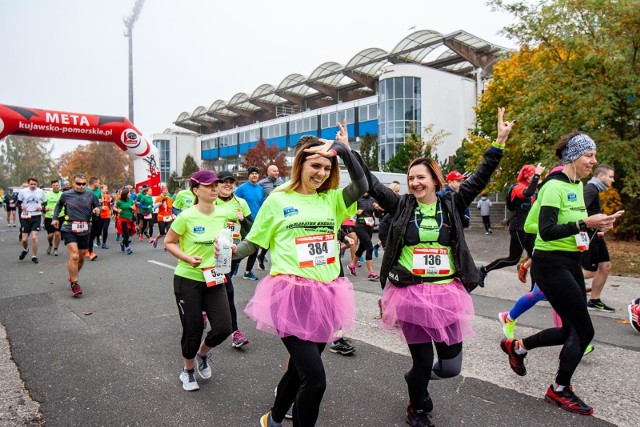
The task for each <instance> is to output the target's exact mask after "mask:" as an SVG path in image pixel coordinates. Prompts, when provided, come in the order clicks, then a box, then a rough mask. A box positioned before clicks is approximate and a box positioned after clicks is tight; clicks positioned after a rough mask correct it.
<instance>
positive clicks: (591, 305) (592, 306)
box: [587, 298, 616, 313]
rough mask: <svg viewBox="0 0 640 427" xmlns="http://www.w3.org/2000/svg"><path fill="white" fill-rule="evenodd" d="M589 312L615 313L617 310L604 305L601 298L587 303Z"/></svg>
mask: <svg viewBox="0 0 640 427" xmlns="http://www.w3.org/2000/svg"><path fill="white" fill-rule="evenodd" d="M587 310H590V311H604V312H605V313H615V312H616V309H615V308H612V307H609V306H608V305H607V304H605V303H603V302H602V300H601V299H600V298H598V299H590V300H589V301H588V302H587Z"/></svg>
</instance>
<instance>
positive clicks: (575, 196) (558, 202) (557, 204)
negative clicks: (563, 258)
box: [524, 179, 587, 252]
mask: <svg viewBox="0 0 640 427" xmlns="http://www.w3.org/2000/svg"><path fill="white" fill-rule="evenodd" d="M583 196H584V194H583V190H582V182H580V181H578V182H577V183H572V182H566V181H563V180H560V179H552V180H550V181H549V182H547V183H546V184H545V185H543V186H542V188H541V189H540V192H539V193H538V198H537V199H536V202H535V203H534V204H533V206H532V208H531V211H530V212H529V215H527V220H526V221H525V226H524V230H525V231H526V232H527V233H529V232H532V233H533V232H535V233H536V234H537V236H536V242H535V249H540V250H541V251H565V252H580V250H579V249H578V247H577V246H576V239H575V237H574V236H569V237H564V238H562V239H558V240H550V241H544V240H542V238H541V237H540V233H539V231H538V217H539V216H540V209H541V208H542V206H551V207H554V208H557V209H558V224H559V225H562V224H569V223H574V222H577V221H579V220H581V219H585V218H586V217H587V208H586V207H585V205H584V197H583Z"/></svg>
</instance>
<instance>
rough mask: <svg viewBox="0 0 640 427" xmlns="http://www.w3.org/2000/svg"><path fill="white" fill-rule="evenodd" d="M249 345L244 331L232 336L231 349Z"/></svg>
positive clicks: (236, 332)
mask: <svg viewBox="0 0 640 427" xmlns="http://www.w3.org/2000/svg"><path fill="white" fill-rule="evenodd" d="M247 344H249V340H248V339H247V337H245V336H244V333H242V331H235V332H234V333H233V335H232V336H231V347H233V348H240V347H242V346H243V345H247Z"/></svg>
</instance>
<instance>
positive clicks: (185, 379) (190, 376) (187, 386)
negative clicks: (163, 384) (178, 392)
mask: <svg viewBox="0 0 640 427" xmlns="http://www.w3.org/2000/svg"><path fill="white" fill-rule="evenodd" d="M180 381H182V388H183V389H184V390H185V391H196V390H200V386H199V385H198V381H196V372H195V369H191V370H190V371H187V370H186V369H184V368H182V373H181V374H180Z"/></svg>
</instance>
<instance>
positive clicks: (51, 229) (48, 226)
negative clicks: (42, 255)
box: [44, 218, 60, 234]
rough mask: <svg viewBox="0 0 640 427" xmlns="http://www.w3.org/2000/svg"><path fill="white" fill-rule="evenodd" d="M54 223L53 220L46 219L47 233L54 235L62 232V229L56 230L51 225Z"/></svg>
mask: <svg viewBox="0 0 640 427" xmlns="http://www.w3.org/2000/svg"><path fill="white" fill-rule="evenodd" d="M52 222H53V218H45V219H44V229H45V230H47V233H49V234H53V233H55V232H56V231H60V228H59V227H58V228H56V227H54V226H53V225H51V223H52Z"/></svg>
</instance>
